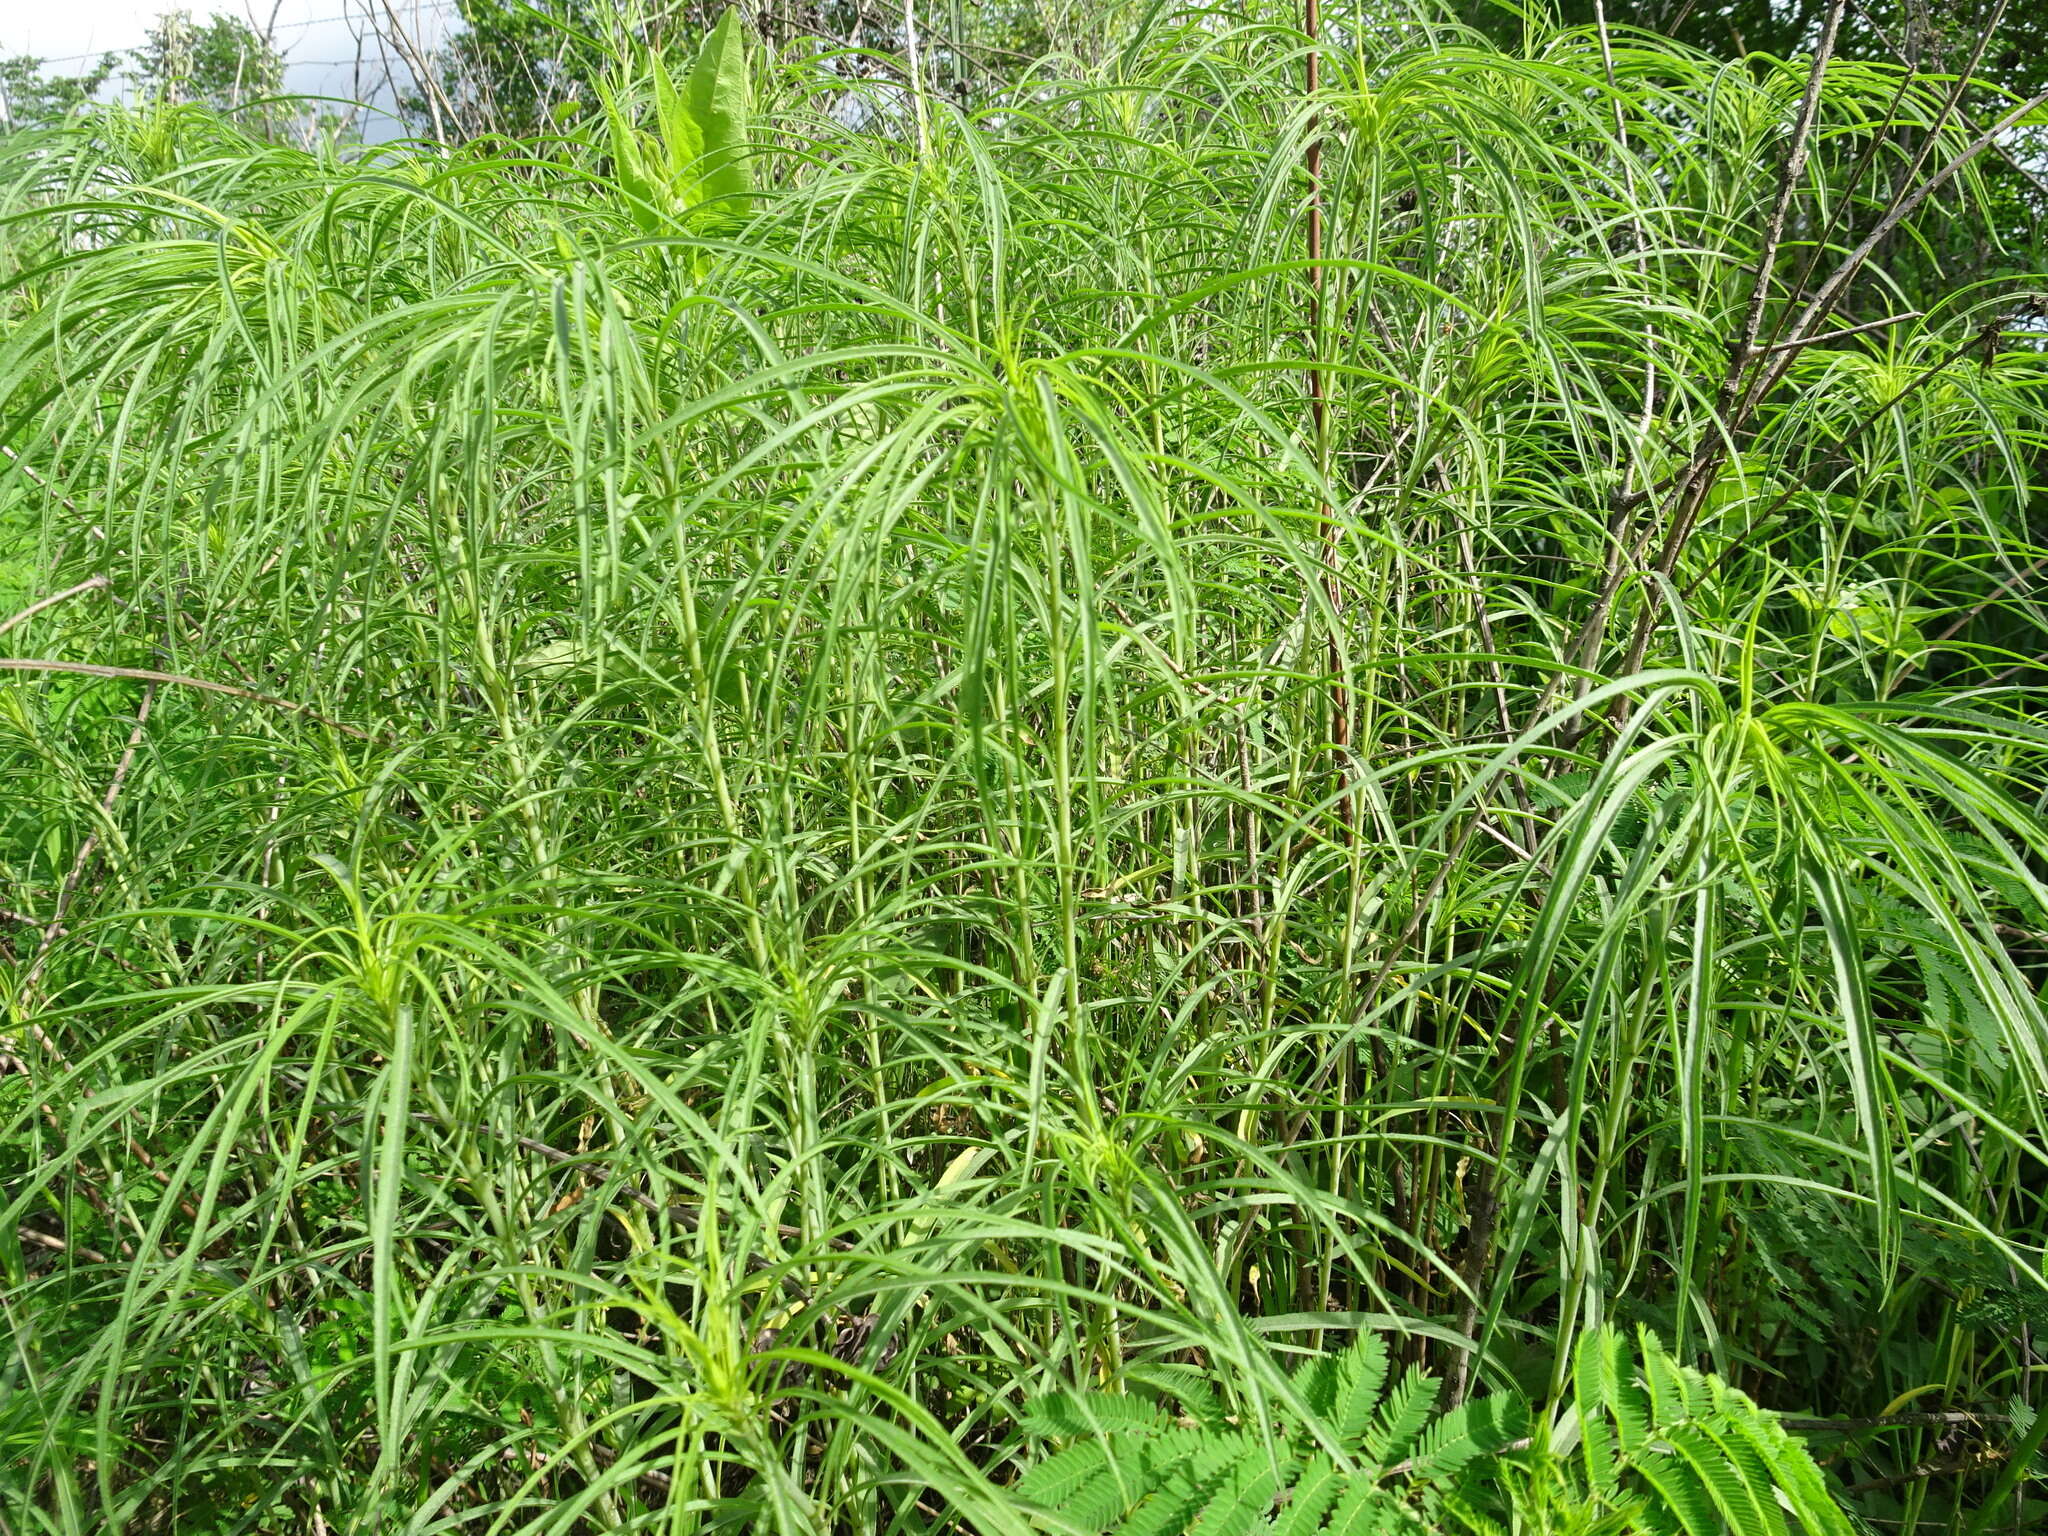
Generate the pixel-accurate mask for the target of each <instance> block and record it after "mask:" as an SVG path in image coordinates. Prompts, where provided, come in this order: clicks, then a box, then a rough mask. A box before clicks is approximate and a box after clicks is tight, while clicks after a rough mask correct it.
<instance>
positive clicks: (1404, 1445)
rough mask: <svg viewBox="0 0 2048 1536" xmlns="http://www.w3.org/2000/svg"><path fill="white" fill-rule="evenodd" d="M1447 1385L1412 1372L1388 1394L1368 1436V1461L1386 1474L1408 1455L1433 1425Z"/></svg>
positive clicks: (1366, 1446)
mask: <svg viewBox="0 0 2048 1536" xmlns="http://www.w3.org/2000/svg"><path fill="white" fill-rule="evenodd" d="M1442 1390H1443V1383H1442V1382H1440V1381H1438V1380H1437V1379H1436V1378H1435V1377H1434V1376H1425V1375H1423V1374H1422V1373H1421V1372H1420V1371H1410V1372H1409V1373H1408V1374H1407V1375H1405V1376H1403V1377H1402V1378H1401V1384H1400V1385H1399V1386H1397V1387H1396V1388H1394V1390H1393V1391H1392V1392H1390V1393H1388V1394H1387V1400H1386V1402H1385V1403H1384V1404H1383V1405H1382V1406H1381V1408H1380V1413H1379V1417H1378V1418H1377V1419H1375V1420H1374V1421H1373V1426H1372V1428H1371V1429H1370V1430H1369V1431H1367V1433H1366V1436H1365V1454H1366V1458H1367V1459H1368V1460H1369V1461H1370V1462H1371V1463H1372V1464H1373V1465H1374V1466H1375V1467H1378V1468H1380V1469H1381V1470H1382V1471H1384V1470H1385V1469H1386V1468H1387V1467H1389V1466H1391V1465H1392V1464H1393V1463H1395V1462H1398V1461H1400V1460H1401V1459H1402V1458H1403V1457H1404V1456H1406V1455H1407V1454H1408V1447H1409V1446H1410V1445H1411V1444H1413V1443H1414V1440H1415V1437H1416V1436H1417V1435H1419V1434H1420V1433H1421V1432H1422V1427H1423V1426H1424V1425H1425V1424H1427V1423H1428V1422H1429V1416H1430V1414H1431V1412H1432V1411H1434V1409H1435V1408H1436V1399H1437V1394H1438V1393H1440V1392H1441V1391H1442Z"/></svg>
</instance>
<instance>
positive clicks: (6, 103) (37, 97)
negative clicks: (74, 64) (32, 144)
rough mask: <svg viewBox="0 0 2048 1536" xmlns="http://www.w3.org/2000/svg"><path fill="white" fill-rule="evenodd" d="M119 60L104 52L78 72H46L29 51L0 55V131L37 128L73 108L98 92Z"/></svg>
mask: <svg viewBox="0 0 2048 1536" xmlns="http://www.w3.org/2000/svg"><path fill="white" fill-rule="evenodd" d="M119 64H120V56H119V55H118V54H112V53H110V54H108V55H106V57H104V58H102V59H101V60H100V61H99V63H98V64H96V65H94V66H93V67H92V68H91V69H89V70H87V71H86V72H85V73H84V74H82V75H46V74H44V73H43V61H42V60H41V59H39V58H37V57H35V56H34V55H33V54H27V53H24V54H17V55H15V56H14V57H13V58H9V59H0V133H12V132H15V131H17V130H19V129H23V128H38V127H41V126H43V125H44V124H47V123H54V122H57V121H59V120H60V119H62V118H64V117H66V116H68V115H69V114H70V113H72V112H75V111H77V110H78V108H80V107H81V106H83V105H84V104H85V103H87V102H89V101H91V100H92V99H93V98H94V97H96V96H98V95H99V93H100V91H101V90H102V89H104V88H105V86H106V83H107V81H108V80H109V79H111V78H112V77H113V73H114V70H115V68H116V67H117V66H118V65H119Z"/></svg>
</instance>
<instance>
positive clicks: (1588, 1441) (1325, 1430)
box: [1016, 1328, 1850, 1536]
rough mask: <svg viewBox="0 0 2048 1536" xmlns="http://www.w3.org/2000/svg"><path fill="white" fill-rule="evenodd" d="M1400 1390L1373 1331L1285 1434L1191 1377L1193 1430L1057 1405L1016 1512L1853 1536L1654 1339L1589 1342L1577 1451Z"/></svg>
mask: <svg viewBox="0 0 2048 1536" xmlns="http://www.w3.org/2000/svg"><path fill="white" fill-rule="evenodd" d="M1388 1376H1389V1372H1388V1355H1387V1348H1386V1344H1385V1342H1384V1341H1383V1340H1382V1339H1381V1338H1380V1337H1379V1336H1378V1335H1375V1334H1367V1335H1365V1336H1364V1337H1362V1338H1361V1339H1360V1340H1359V1341H1358V1342H1357V1343H1355V1344H1353V1345H1352V1346H1351V1347H1350V1348H1349V1349H1347V1350H1345V1351H1344V1352H1343V1353H1342V1354H1339V1355H1318V1356H1316V1357H1315V1358H1314V1359H1313V1360H1311V1361H1310V1362H1309V1363H1308V1364H1306V1365H1304V1366H1303V1367H1301V1368H1300V1369H1299V1370H1297V1371H1295V1372H1294V1373H1293V1375H1292V1376H1291V1378H1290V1379H1289V1381H1288V1383H1287V1385H1288V1386H1289V1387H1290V1388H1291V1389H1292V1390H1291V1391H1290V1392H1288V1393H1287V1394H1285V1395H1284V1397H1283V1398H1282V1399H1281V1400H1279V1401H1276V1402H1275V1403H1273V1404H1272V1407H1273V1408H1274V1409H1277V1411H1278V1412H1277V1422H1275V1423H1256V1424H1252V1425H1249V1426H1248V1425H1246V1424H1245V1423H1243V1422H1241V1421H1234V1420H1233V1419H1232V1418H1230V1416H1228V1415H1227V1414H1225V1413H1224V1411H1223V1410H1222V1408H1221V1406H1220V1405H1219V1404H1218V1403H1217V1401H1216V1399H1215V1396H1214V1394H1213V1393H1212V1392H1211V1391H1210V1390H1209V1389H1208V1387H1207V1385H1206V1384H1205V1383H1204V1382H1203V1381H1202V1380H1201V1378H1200V1377H1199V1376H1198V1375H1197V1374H1196V1373H1194V1372H1192V1371H1185V1370H1184V1371H1183V1372H1182V1373H1181V1378H1180V1382H1179V1384H1178V1389H1177V1391H1176V1393H1175V1396H1176V1398H1177V1399H1178V1401H1177V1404H1176V1406H1177V1407H1179V1408H1180V1409H1181V1410H1183V1411H1182V1412H1181V1413H1179V1414H1175V1413H1174V1412H1171V1411H1169V1410H1168V1409H1166V1408H1164V1407H1161V1406H1158V1405H1156V1404H1153V1403H1148V1402H1146V1401H1145V1400H1144V1399H1143V1398H1142V1397H1133V1396H1130V1395H1126V1394H1122V1393H1108V1392H1087V1393H1057V1394H1055V1395H1053V1396H1051V1397H1049V1398H1045V1399H1042V1400H1041V1401H1039V1402H1037V1403H1034V1404H1032V1405H1031V1407H1030V1408H1029V1409H1028V1410H1027V1411H1026V1412H1025V1415H1024V1424H1025V1427H1026V1428H1027V1429H1028V1430H1030V1431H1031V1432H1033V1433H1035V1434H1039V1435H1045V1436H1050V1437H1055V1438H1058V1439H1063V1440H1065V1441H1067V1442H1068V1444H1067V1445H1066V1446H1065V1448H1064V1449H1061V1450H1059V1451H1057V1452H1055V1453H1054V1454H1053V1455H1051V1456H1049V1457H1047V1458H1046V1459H1045V1460H1043V1461H1041V1462H1039V1463H1038V1464H1037V1465H1036V1466H1034V1467H1033V1468H1032V1469H1031V1471H1030V1472H1029V1473H1027V1474H1026V1475H1025V1476H1024V1477H1023V1478H1022V1479H1020V1480H1019V1481H1018V1483H1017V1485H1016V1495H1017V1497H1018V1499H1019V1500H1021V1501H1023V1502H1024V1503H1025V1504H1026V1505H1027V1507H1039V1508H1044V1509H1047V1510H1049V1511H1052V1512H1055V1513H1056V1518H1058V1519H1061V1520H1063V1521H1065V1522H1067V1523H1069V1524H1071V1525H1073V1526H1075V1527H1078V1528H1079V1529H1081V1530H1084V1531H1100V1532H1109V1531H1113V1532H1116V1533H1118V1536H1141V1533H1148V1532H1149V1533H1153V1536H1159V1533H1167V1532H1180V1531H1200V1532H1203V1533H1204V1536H1226V1533H1228V1536H1245V1533H1248V1532H1253V1531H1257V1532H1260V1533H1262V1536H1315V1533H1318V1532H1321V1533H1327V1536H1397V1533H1399V1532H1404V1531H1407V1532H1414V1531H1429V1530H1456V1531H1462V1532H1470V1533H1476V1536H1495V1533H1498V1532H1501V1531H1505V1530H1509V1529H1514V1530H1542V1531H1548V1530H1559V1529H1565V1530H1578V1531H1599V1530H1605V1531H1622V1530H1674V1531H1688V1532H1694V1531H1699V1532H1704V1531H1714V1530H1722V1529H1727V1530H1734V1531H1743V1532H1754V1533H1756V1536H1763V1533H1764V1532H1770V1533H1772V1536H1790V1533H1793V1532H1798V1533H1801V1536H1849V1531H1850V1526H1849V1524H1848V1521H1847V1520H1846V1518H1845V1517H1844V1516H1843V1514H1842V1512H1841V1510H1840V1509H1839V1508H1838V1507H1837V1506H1836V1504H1835V1502H1834V1499H1833V1497H1832V1496H1831V1495H1830V1493H1829V1491H1828V1488H1827V1485H1826V1483H1825V1482H1824V1480H1823V1479H1822V1477H1821V1475H1820V1473H1819V1470H1818V1469H1817V1468H1816V1467H1815V1466H1814V1464H1813V1460H1812V1458H1811V1457H1810V1456H1809V1455H1808V1454H1807V1453H1806V1451H1805V1449H1804V1448H1803V1447H1801V1446H1800V1445H1799V1443H1798V1442H1797V1441H1795V1440H1794V1439H1792V1437H1791V1436H1789V1435H1787V1434H1786V1433H1785V1431H1784V1429H1783V1427H1782V1426H1781V1425H1780V1424H1779V1423H1778V1422H1777V1421H1776V1420H1775V1419H1774V1418H1773V1417H1772V1416H1771V1415H1769V1414H1766V1413H1764V1412H1762V1411H1761V1410H1759V1409H1758V1408H1757V1406H1756V1404H1754V1403H1752V1402H1751V1401H1750V1400H1749V1399H1748V1398H1746V1397H1744V1396H1743V1395H1742V1394H1741V1393H1739V1392H1735V1391H1731V1390H1730V1389H1729V1388H1728V1387H1726V1386H1725V1385H1724V1384H1723V1383H1721V1382H1720V1381H1719V1380H1717V1379H1716V1378H1714V1377H1712V1376H1703V1375H1701V1374H1700V1373H1699V1372H1698V1371H1693V1370H1689V1369H1687V1368H1686V1367H1685V1366H1683V1365H1681V1364H1679V1363H1678V1362H1677V1361H1675V1360H1673V1359H1672V1358H1671V1357H1670V1356H1669V1355H1668V1354H1666V1353H1665V1351H1664V1350H1663V1349H1662V1347H1661V1346H1659V1345H1658V1344H1657V1342H1656V1341H1655V1340H1654V1339H1651V1338H1649V1337H1647V1336H1645V1337H1644V1338H1643V1339H1642V1341H1641V1350H1640V1352H1638V1351H1636V1350H1632V1349H1630V1348H1629V1347H1628V1346H1627V1345H1625V1344H1624V1343H1623V1342H1622V1340H1621V1338H1620V1337H1619V1335H1618V1334H1617V1333H1616V1332H1615V1330H1614V1329H1612V1328H1600V1329H1595V1330H1594V1331H1592V1332H1591V1333H1588V1334H1585V1335H1584V1336H1583V1337H1582V1338H1581V1339H1580V1341H1579V1345H1578V1350H1577V1361H1576V1365H1575V1369H1574V1373H1573V1400H1572V1409H1573V1412H1574V1414H1575V1419H1574V1421H1573V1423H1572V1427H1571V1431H1570V1436H1569V1437H1565V1436H1560V1437H1558V1438H1557V1440H1553V1441H1550V1442H1548V1443H1545V1444H1541V1445H1539V1444H1537V1443H1536V1442H1537V1437H1536V1435H1535V1434H1534V1433H1533V1426H1532V1424H1531V1423H1530V1420H1529V1415H1528V1410H1527V1408H1526V1406H1525V1405H1524V1404H1523V1403H1522V1401H1521V1400H1520V1398H1519V1397H1517V1396H1515V1395H1514V1394H1513V1393H1501V1394H1496V1395H1494V1396H1490V1397H1481V1398H1477V1399H1474V1400H1470V1401H1467V1402H1464V1403H1460V1404H1459V1405H1458V1406H1457V1407H1455V1408H1452V1409H1449V1410H1448V1411H1446V1412H1443V1413H1438V1412H1436V1407H1437V1400H1438V1396H1439V1394H1440V1392H1441V1389H1442V1384H1441V1383H1440V1382H1438V1381H1436V1380H1435V1379H1434V1378H1432V1377H1429V1376H1426V1375H1423V1374H1421V1373H1420V1372H1418V1371H1415V1370H1412V1369H1411V1370H1410V1371H1408V1372H1407V1373H1406V1374H1404V1375H1403V1376H1402V1377H1401V1379H1400V1381H1399V1382H1398V1383H1397V1384H1392V1385H1390V1384H1389V1380H1388ZM1565 1438H1575V1439H1576V1442H1577V1444H1576V1446H1575V1447H1567V1446H1564V1445H1562V1444H1561V1443H1560V1442H1561V1441H1562V1440H1563V1439H1565ZM1559 1451H1575V1452H1576V1454H1568V1455H1559V1454H1558V1452H1559ZM1268 1510H1274V1511H1275V1512H1274V1513H1273V1514H1272V1515H1271V1516H1270V1517H1267V1516H1266V1514H1265V1512H1266V1511H1268Z"/></svg>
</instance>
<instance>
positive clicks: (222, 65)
mask: <svg viewBox="0 0 2048 1536" xmlns="http://www.w3.org/2000/svg"><path fill="white" fill-rule="evenodd" d="M128 58H129V62H130V64H131V65H132V68H131V70H130V78H131V79H132V80H133V81H134V83H135V85H136V87H137V89H138V90H139V91H140V92H141V93H143V94H146V95H151V96H157V97H161V98H162V99H163V100H165V101H170V102H198V103H201V104H203V105H206V106H209V107H213V108H215V109H217V110H219V111H223V112H232V111H236V110H238V109H239V108H241V107H243V106H246V105H247V104H248V103H250V102H254V101H262V100H264V99H266V98H268V97H273V96H276V95H278V94H279V93H280V92H282V91H283V89H284V57H283V55H282V54H280V53H279V52H278V51H277V45H276V44H275V43H274V42H272V41H271V38H270V35H269V33H268V32H267V31H258V30H257V29H256V28H255V27H253V26H251V25H250V24H249V23H248V22H246V21H243V20H242V19H241V18H239V17H236V16H225V15H222V16H210V17H208V18H207V19H206V20H205V21H204V22H195V21H194V20H193V19H192V13H191V12H190V11H166V12H164V13H163V14H162V15H161V16H159V17H158V18H157V19H156V22H155V24H154V25H153V26H151V28H150V29H149V39H148V41H147V42H145V43H144V44H143V45H142V46H141V47H140V48H136V49H133V50H131V51H130V53H129V55H128Z"/></svg>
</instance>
